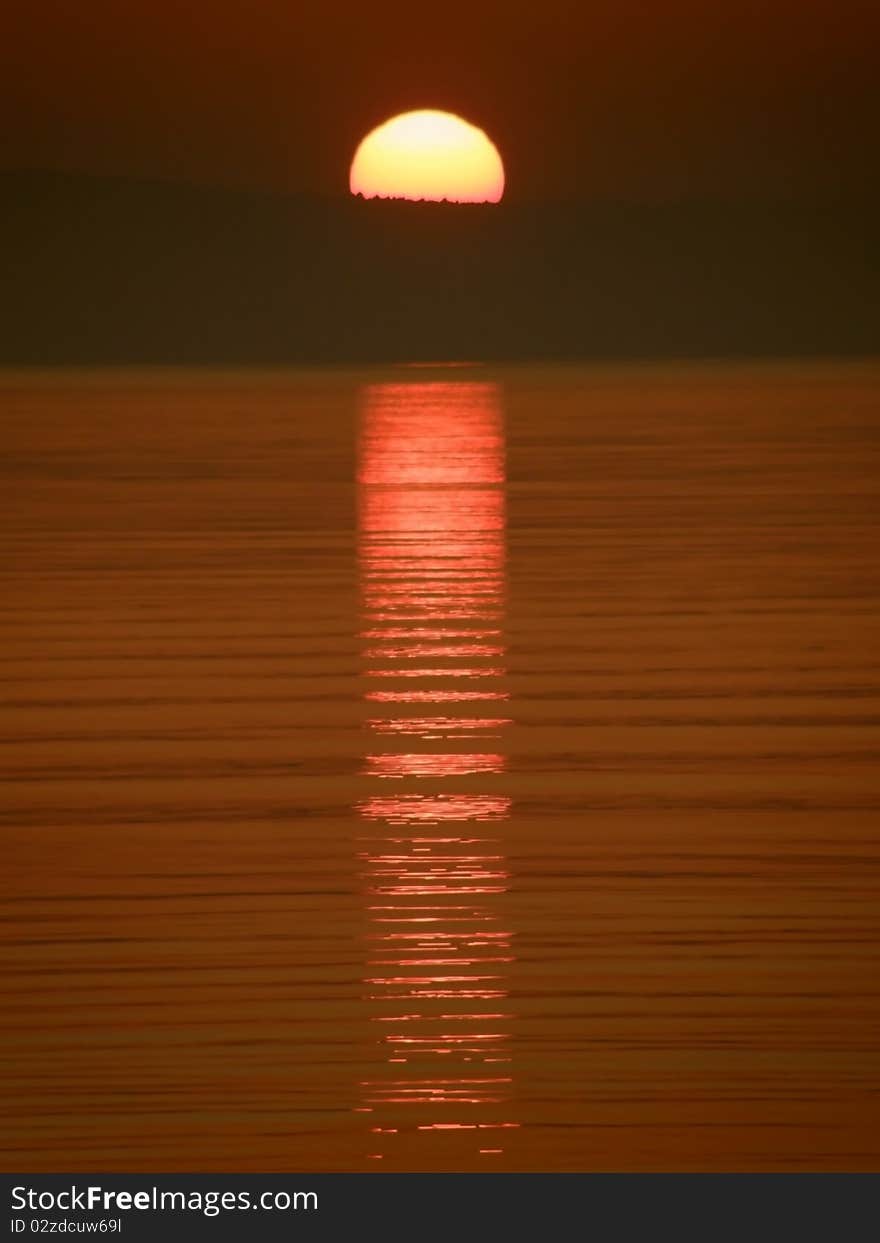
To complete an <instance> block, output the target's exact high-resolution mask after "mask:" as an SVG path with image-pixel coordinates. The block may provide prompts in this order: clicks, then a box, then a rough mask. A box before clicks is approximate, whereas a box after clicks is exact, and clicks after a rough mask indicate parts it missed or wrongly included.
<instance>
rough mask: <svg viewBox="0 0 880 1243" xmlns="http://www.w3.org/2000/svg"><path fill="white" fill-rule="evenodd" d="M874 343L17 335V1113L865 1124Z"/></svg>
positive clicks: (8, 823)
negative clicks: (685, 357) (751, 356)
mask: <svg viewBox="0 0 880 1243" xmlns="http://www.w3.org/2000/svg"><path fill="white" fill-rule="evenodd" d="M878 381H880V368H878V367H876V366H873V365H869V364H858V365H855V364H847V365H843V364H834V365H832V364H827V365H810V366H795V365H792V364H787V365H782V364H778V365H777V364H774V365H770V364H766V365H761V366H756V365H750V366H745V365H742V366H734V365H725V366H720V365H718V366H709V365H693V366H676V367H672V366H669V367H630V368H611V367H594V368H574V367H571V368H566V367H559V368H536V369H529V368H510V369H507V370H498V369H493V368H490V367H478V366H456V367H423V368H414V367H405V368H404V367H401V368H387V369H376V370H369V371H368V370H365V371H357V372H355V371H338V372H274V373H268V372H267V373H237V374H232V373H224V374H220V373H207V372H206V373H195V372H179V373H174V372H169V373H158V372H157V373H136V372H124V371H121V372H94V373H79V374H77V373H73V372H70V373H55V374H53V375H43V376H41V375H30V376H27V375H23V374H12V373H7V374H6V375H5V376H4V377H2V382H0V388H2V394H0V395H2V403H3V409H4V414H3V420H4V426H5V437H4V439H5V446H6V447H5V451H4V455H3V466H2V491H0V506H2V510H3V536H2V539H3V545H4V559H5V561H6V565H7V567H8V573H7V591H6V592H5V596H4V600H3V602H2V604H0V633H2V639H3V643H2V648H0V680H2V689H3V699H4V703H5V707H4V710H3V717H2V726H0V759H2V766H3V767H2V781H0V790H2V794H3V799H2V809H0V816H2V823H3V840H4V866H3V882H2V884H3V894H4V901H3V904H2V930H3V940H4V948H3V956H4V964H5V967H4V976H3V986H2V991H3V1011H4V1034H3V1037H2V1044H0V1057H2V1061H3V1071H4V1078H5V1081H6V1085H7V1092H8V1094H9V1095H10V1096H11V1103H10V1112H9V1114H8V1117H9V1119H10V1123H11V1125H9V1127H8V1128H6V1129H5V1131H4V1136H3V1139H2V1148H3V1153H2V1161H0V1163H2V1164H3V1165H5V1166H6V1167H7V1168H10V1169H25V1168H27V1169H30V1170H40V1169H53V1168H55V1169H60V1168H63V1169H67V1170H94V1171H97V1170H103V1171H108V1170H132V1171H134V1170H141V1169H144V1170H151V1169H152V1170H157V1169H159V1170H202V1171H204V1170H224V1169H228V1170H267V1171H268V1170H303V1171H317V1170H351V1169H354V1170H360V1169H386V1170H417V1169H418V1170H444V1169H460V1170H503V1169H517V1170H522V1169H535V1170H589V1169H626V1170H640V1169H641V1170H644V1169H774V1168H777V1169H778V1168H787V1169H799V1168H813V1169H838V1168H849V1169H866V1168H877V1166H878V1164H880V1135H878V1129H877V1125H876V1120H877V1117H878V1111H880V1102H878V1099H877V1095H878V1087H880V1073H878V1071H880V1054H878V1050H877V1038H876V1035H877V1031H878V1030H880V973H878V971H877V965H878V964H877V951H876V945H877V934H878V922H880V921H878V889H880V886H878V870H877V869H878V857H880V850H878V834H877V829H878V815H877V812H878V803H880V799H878V779H877V765H876V758H877V752H876V743H877V724H878V720H880V704H878V698H880V678H878V673H877V666H876V659H875V657H876V653H877V633H878V631H877V597H878V577H880V576H878V569H877V549H878V546H880V541H878V525H880V524H878V516H880V506H878V490H877V478H878V453H877V443H878V441H877V438H878V429H880V419H878V413H880V412H878Z"/></svg>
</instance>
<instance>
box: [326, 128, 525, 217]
mask: <svg viewBox="0 0 880 1243" xmlns="http://www.w3.org/2000/svg"><path fill="white" fill-rule="evenodd" d="M349 185H350V187H351V192H352V194H362V195H363V196H364V198H366V199H372V198H388V199H429V200H431V201H433V202H439V201H441V200H443V199H446V200H448V201H449V202H452V203H497V202H498V201H499V199H500V198H501V196H502V194H503V193H504V165H503V164H502V163H501V156H500V155H499V154H498V150H497V148H496V147H495V144H494V143H493V142H492V141H491V140H490V139H489V138H488V137H487V135H486V134H484V132H483V131H482V130H481V129H477V127H476V125H470V124H469V123H468V122H467V121H463V120H462V119H461V117H457V116H455V115H454V114H453V113H451V112H434V111H432V110H429V109H425V110H422V111H420V112H402V113H400V115H399V116H396V117H392V118H391V119H390V121H386V122H385V123H384V125H379V126H377V128H376V129H374V130H371V131H370V133H369V134H367V136H366V138H365V139H364V140H363V142H362V143H361V144H360V146H359V147H358V149H357V151H356V152H355V156H354V159H353V160H352V164H351V175H350V178H349Z"/></svg>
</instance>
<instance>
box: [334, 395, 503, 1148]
mask: <svg viewBox="0 0 880 1243" xmlns="http://www.w3.org/2000/svg"><path fill="white" fill-rule="evenodd" d="M358 478H359V483H360V489H359V501H360V529H359V534H360V544H359V547H360V576H361V593H362V610H363V620H364V625H363V630H362V632H361V638H362V641H363V645H364V648H363V656H364V661H365V665H364V669H363V674H364V677H365V679H367V681H366V682H365V687H364V692H363V698H364V700H365V702H367V703H370V704H394V705H395V708H394V709H393V711H395V712H397V713H398V715H394V716H387V717H372V718H370V719H368V720H367V722H366V725H367V727H368V728H369V730H370V731H371V736H372V745H371V746H370V748H369V750H368V752H367V754H366V755H365V757H364V770H363V772H364V780H365V781H366V782H368V783H371V785H372V789H370V788H369V786H368V789H367V791H365V795H364V797H362V798H361V799H360V800H359V801H358V803H357V811H358V812H359V814H360V815H361V816H362V817H363V818H364V819H365V820H366V821H368V822H370V824H371V825H372V826H374V829H373V831H375V832H376V834H377V836H376V837H372V838H366V839H364V840H363V842H362V844H361V849H360V850H359V854H358V859H359V863H360V870H361V876H360V879H361V881H362V884H363V891H364V895H365V906H366V913H367V917H368V920H369V931H368V933H367V951H366V954H365V960H366V966H367V970H366V972H365V978H364V986H365V993H364V996H365V1000H366V1002H367V1004H368V1006H369V1007H370V1009H369V1017H370V1020H371V1022H372V1023H373V1024H375V1029H376V1059H377V1060H376V1070H375V1073H374V1074H371V1075H370V1077H369V1078H367V1079H365V1080H364V1081H363V1082H362V1083H361V1085H360V1089H361V1091H360V1095H361V1099H360V1103H359V1105H358V1109H359V1110H360V1111H368V1112H371V1113H374V1112H375V1111H380V1113H381V1117H380V1118H379V1120H378V1123H377V1124H374V1125H373V1126H372V1127H371V1132H370V1134H371V1144H372V1145H375V1146H377V1147H376V1148H375V1150H374V1151H372V1152H371V1153H369V1155H370V1157H371V1158H372V1159H389V1160H391V1161H395V1160H396V1161H397V1162H398V1164H399V1165H400V1166H401V1168H406V1166H407V1164H408V1163H409V1164H411V1163H412V1161H413V1160H416V1164H418V1163H419V1161H422V1162H423V1163H424V1164H426V1165H427V1166H428V1168H430V1162H431V1160H432V1158H431V1157H430V1156H424V1155H422V1154H419V1156H418V1157H414V1156H413V1149H412V1139H413V1137H414V1136H415V1135H422V1136H424V1137H425V1139H426V1140H427V1138H428V1137H431V1136H435V1137H441V1138H442V1137H443V1136H446V1139H445V1141H444V1142H445V1144H446V1145H447V1147H445V1148H444V1149H443V1151H444V1152H446V1153H447V1159H449V1158H448V1154H449V1153H451V1152H452V1150H451V1149H449V1148H448V1144H449V1143H451V1142H456V1143H457V1142H462V1143H464V1145H465V1147H464V1148H462V1149H456V1152H460V1153H470V1154H471V1155H472V1156H473V1157H474V1159H475V1161H477V1160H478V1159H479V1158H480V1156H481V1155H482V1154H490V1153H491V1154H493V1155H496V1156H497V1155H500V1154H501V1153H502V1149H500V1148H488V1147H485V1146H483V1147H481V1146H480V1145H481V1144H483V1145H485V1142H486V1140H487V1139H488V1138H489V1137H488V1136H486V1137H485V1138H483V1137H481V1136H480V1135H479V1132H480V1131H484V1130H507V1129H515V1128H516V1127H517V1125H518V1124H517V1123H515V1122H511V1121H509V1118H508V1116H507V1114H508V1109H509V1102H510V1100H511V1096H512V1082H513V1081H512V1075H510V1074H505V1073H502V1074H491V1073H490V1074H488V1075H487V1074H480V1068H481V1067H485V1068H486V1069H487V1070H489V1071H490V1072H491V1070H494V1069H495V1068H496V1067H497V1068H498V1070H499V1071H500V1070H502V1065H500V1064H509V1063H510V1060H511V1059H510V1053H509V1051H510V1030H509V1028H510V1023H511V1022H512V1021H514V1020H515V1016H514V1015H513V1014H512V1013H511V1012H510V1010H509V1007H508V1006H507V1005H506V1004H505V1003H506V1001H507V998H508V988H507V985H506V978H507V971H508V970H509V968H510V964H511V963H512V962H513V961H514V956H513V952H512V932H511V930H510V929H509V928H508V927H507V926H506V916H505V910H504V895H505V894H506V893H507V890H508V887H509V883H510V876H509V871H508V868H507V865H506V860H505V856H504V853H503V849H502V845H501V841H500V839H498V838H490V837H481V836H474V835H473V829H471V830H470V831H468V830H467V829H466V828H465V826H466V825H474V826H476V825H478V824H481V823H486V824H498V823H499V822H502V821H504V820H505V819H506V818H507V816H508V815H509V813H510V799H509V798H508V797H507V796H506V795H505V794H504V793H503V790H502V789H499V788H498V784H497V783H498V782H499V781H500V780H502V779H503V773H504V770H505V766H506V757H505V756H504V754H503V752H502V751H501V749H500V747H499V745H498V742H499V740H500V739H501V738H502V737H503V732H504V729H505V727H506V726H507V725H509V724H510V721H509V718H507V717H505V716H495V715H493V716H487V715H485V713H486V709H485V708H483V709H482V712H481V708H480V705H482V703H484V702H486V701H499V702H500V701H504V700H506V699H507V698H508V691H507V690H506V688H505V686H504V679H505V673H506V671H505V668H504V656H505V645H504V638H503V613H504V563H505V542H504V529H505V496H504V479H505V467H504V435H503V428H502V421H501V414H500V403H499V393H498V389H497V386H496V385H494V384H492V383H468V382H464V381H460V382H455V381H453V382H442V383H437V382H433V383H432V382H426V383H403V384H375V385H369V386H368V387H367V388H366V389H365V391H364V401H363V408H362V420H361V443H360V466H359V475H358ZM376 680H380V681H381V682H384V683H387V684H388V685H387V686H382V687H381V689H378V688H376V686H375V682H376ZM371 684H372V685H371ZM470 704H474V706H475V712H474V713H473V714H470V713H469V711H468V705H470ZM423 705H443V707H442V708H439V711H438V714H436V715H424V713H425V711H426V709H425V708H424V706H423ZM380 710H381V709H380ZM427 711H428V712H431V708H430V707H429V708H427ZM489 711H491V709H489ZM496 711H497V709H496ZM452 714H455V715H452ZM483 739H492V740H494V742H495V746H494V747H493V748H492V749H491V750H487V751H485V752H484V751H482V750H480V749H479V748H480V744H481V742H482V740H483ZM477 782H479V783H480V785H481V786H482V788H477V789H474V785H475V784H476V783H477ZM389 785H390V786H392V787H394V786H396V789H395V792H394V793H393V794H390V793H389V792H388V790H389ZM459 826H460V827H459ZM401 829H404V830H406V829H409V830H410V832H401ZM456 829H458V831H457V832H456ZM477 832H479V830H478V829H477ZM383 1066H384V1067H387V1070H388V1075H387V1077H386V1076H385V1075H383V1073H382V1067H383ZM401 1076H402V1077H401ZM438 1109H439V1110H442V1115H441V1116H440V1117H436V1116H432V1114H433V1111H435V1110H438ZM450 1114H451V1115H452V1116H451V1117H450ZM456 1137H459V1138H458V1139H457V1138H456ZM401 1141H402V1142H401ZM431 1142H432V1143H437V1142H439V1138H438V1139H434V1140H432V1141H431ZM490 1142H491V1141H490ZM421 1143H422V1140H421V1139H420V1140H419V1141H418V1147H419V1148H420V1146H421ZM380 1145H381V1146H380ZM432 1151H433V1150H432ZM437 1151H438V1152H439V1151H440V1150H439V1149H438V1150H437ZM456 1159H459V1158H456ZM465 1164H466V1163H465Z"/></svg>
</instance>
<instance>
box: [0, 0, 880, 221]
mask: <svg viewBox="0 0 880 1243" xmlns="http://www.w3.org/2000/svg"><path fill="white" fill-rule="evenodd" d="M877 13H878V6H877V4H876V3H875V2H874V0H870V2H868V0H865V2H860V0H838V2H837V3H833V2H832V0H826V2H824V3H816V2H815V0H762V2H758V0H738V2H737V0H665V2H664V0H642V2H641V3H637V2H636V0H592V2H591V0H579V2H574V0H568V2H567V0H536V2H535V3H523V2H522V0H491V2H485V0H484V2H482V3H481V2H480V0H447V2H446V3H443V4H439V5H432V4H430V3H428V4H426V3H424V0H422V2H421V3H418V4H416V3H413V2H409V3H403V2H402V0H381V2H379V3H369V2H367V0H358V2H357V3H332V2H331V0H323V2H322V3H316V2H314V0H310V2H308V3H297V2H296V0H250V2H249V3H245V2H244V0H211V2H210V3H208V2H207V0H44V2H43V3H37V2H35V0H11V2H8V3H7V6H6V13H5V16H4V17H3V18H2V19H0V166H2V167H3V168H9V169H22V168H50V169H51V168H66V169H76V170H82V171H93V172H119V173H130V174H137V175H147V176H156V175H158V176H161V177H171V178H179V179H184V180H188V181H194V182H204V183H221V184H222V183H229V184H238V185H245V186H253V187H255V188H264V187H265V188H273V187H277V188H283V189H288V190H309V191H323V192H333V191H343V190H345V188H346V179H347V172H348V163H349V160H350V157H351V154H352V152H353V149H354V146H355V145H356V143H357V141H358V140H359V139H360V138H361V137H362V136H363V134H364V133H365V132H366V131H367V130H368V129H369V128H370V127H371V126H372V125H374V124H376V123H378V122H379V121H381V120H383V119H384V118H385V117H387V116H388V115H390V114H391V113H393V112H395V111H400V110H404V109H406V108H412V107H441V108H448V109H450V110H453V111H458V112H460V113H462V114H463V115H464V116H466V117H467V118H468V119H470V120H472V121H474V122H476V123H477V124H480V125H482V126H484V128H486V129H487V130H488V132H489V133H490V135H491V136H492V137H493V138H494V139H495V141H496V142H497V143H498V145H499V147H500V149H501V151H502V154H503V156H504V159H505V163H506V166H507V173H508V193H509V194H510V195H516V196H517V197H520V198H526V199H542V198H572V199H579V198H592V197H608V196H611V197H633V198H648V199H651V198H665V197H670V196H672V197H679V196H686V195H690V194H707V193H708V194H715V193H721V194H723V195H728V194H734V195H737V196H739V195H748V196H752V195H758V196H777V195H784V194H788V193H791V194H794V195H800V194H807V195H809V194H816V193H818V194H825V193H827V192H830V191H833V192H835V193H843V194H858V193H859V192H860V190H862V189H865V188H867V186H868V184H869V182H872V181H874V179H875V178H876V175H877V148H878V145H877V134H878V129H877V124H878V116H880V72H878V61H880V56H878V47H880V42H878V39H880V20H878V16H877Z"/></svg>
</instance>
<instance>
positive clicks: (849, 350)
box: [0, 174, 880, 364]
mask: <svg viewBox="0 0 880 1243" xmlns="http://www.w3.org/2000/svg"><path fill="white" fill-rule="evenodd" d="M0 183H2V184H0V191H2V214H3V219H2V223H0V227H2V232H3V249H4V258H3V259H2V272H0V282H2V291H3V292H2V311H0V361H2V362H5V363H13V364H21V363H25V364H51V363H70V362H95V363H100V362H109V363H125V362H138V363H140V362H157V363H220V364H247V363H282V362H297V361H331V360H350V361H362V360H374V359H375V360H393V359H424V360H429V359H440V358H455V357H466V358H497V359H509V358H635V357H663V356H707V355H708V356H711V355H749V354H751V355H771V354H787V355H804V354H816V353H833V354H858V353H871V352H876V351H877V350H878V348H880V314H878V306H880V298H878V294H880V270H878V263H877V249H876V241H875V238H876V219H877V210H876V209H877V206H878V205H877V204H848V203H843V202H839V203H814V204H793V203H788V204H755V203H752V204H746V203H743V204H731V203H727V204H724V203H710V202H683V203H676V204H664V205H648V204H617V205H612V204H607V203H603V204H549V205H536V204H524V203H517V202H514V201H512V200H511V201H507V202H503V203H501V204H500V205H499V206H467V205H444V204H429V203H421V204H412V203H399V202H389V201H381V202H380V201H375V200H374V201H371V202H364V201H362V200H358V199H353V198H345V199H338V200H336V199H333V200H320V199H314V198H297V197H284V196H279V195H270V194H257V193H245V192H240V191H234V190H224V189H216V188H210V189H205V188H196V187H190V186H182V185H176V184H165V183H151V182H138V181H133V180H116V179H111V178H98V177H77V176H67V175H61V174H16V175H13V174H6V175H3V176H2V177H0Z"/></svg>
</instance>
